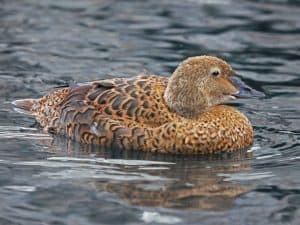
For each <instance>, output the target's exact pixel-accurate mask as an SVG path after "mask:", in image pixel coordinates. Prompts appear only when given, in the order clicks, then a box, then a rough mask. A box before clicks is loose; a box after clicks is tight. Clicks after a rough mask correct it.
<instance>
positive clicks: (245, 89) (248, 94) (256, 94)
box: [230, 76, 265, 98]
mask: <svg viewBox="0 0 300 225" xmlns="http://www.w3.org/2000/svg"><path fill="white" fill-rule="evenodd" d="M230 80H231V82H232V83H233V85H234V86H235V87H236V88H237V89H238V90H239V92H238V93H237V94H235V95H234V97H236V98H262V97H265V94H264V93H263V92H260V91H257V90H255V89H253V88H251V87H249V86H248V85H247V84H245V83H244V82H243V81H242V80H241V79H240V78H238V77H236V76H232V77H230Z"/></svg>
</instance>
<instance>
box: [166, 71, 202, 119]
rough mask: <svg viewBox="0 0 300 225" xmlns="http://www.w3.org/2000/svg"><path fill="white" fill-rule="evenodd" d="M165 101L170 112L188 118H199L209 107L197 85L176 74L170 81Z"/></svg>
mask: <svg viewBox="0 0 300 225" xmlns="http://www.w3.org/2000/svg"><path fill="white" fill-rule="evenodd" d="M164 99H165V101H166V104H167V105H168V107H169V109H170V111H172V112H176V113H177V114H179V115H180V116H183V117H186V118H194V117H197V116H199V115H200V114H201V113H203V112H204V111H205V110H206V109H207V107H208V102H207V100H206V98H205V97H204V96H203V94H202V93H201V91H199V90H198V87H197V85H195V84H191V83H190V82H189V80H187V79H184V78H183V77H182V76H174V74H173V75H172V76H171V77H170V79H169V81H168V84H167V87H166V90H165V93H164Z"/></svg>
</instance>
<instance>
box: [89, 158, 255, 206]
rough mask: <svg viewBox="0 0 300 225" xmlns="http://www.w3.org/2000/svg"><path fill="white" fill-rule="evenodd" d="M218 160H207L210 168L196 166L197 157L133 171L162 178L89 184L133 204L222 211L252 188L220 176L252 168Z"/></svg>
mask: <svg viewBox="0 0 300 225" xmlns="http://www.w3.org/2000/svg"><path fill="white" fill-rule="evenodd" d="M191 160H192V159H191ZM221 161H222V162H224V161H223V160H219V161H215V160H213V161H210V162H209V163H208V164H210V165H212V164H213V166H212V167H210V168H207V167H206V168H205V166H204V167H203V165H201V166H199V161H198V160H197V161H186V160H185V161H178V163H176V164H174V165H169V166H168V167H169V169H168V170H159V169H158V168H159V167H157V168H156V169H153V170H151V167H150V168H149V170H138V171H137V170H134V174H136V175H137V174H139V173H141V174H143V173H147V174H148V175H152V176H154V177H161V178H162V180H161V181H159V180H154V181H143V176H141V181H131V182H124V181H121V183H120V182H116V181H99V182H91V183H90V184H91V186H93V187H96V189H97V190H99V191H106V192H109V193H114V194H116V195H117V196H118V197H119V198H121V199H122V200H124V201H126V202H128V203H129V204H131V205H134V206H145V207H162V208H178V209H185V210H190V209H194V210H196V209H197V210H199V209H200V210H213V211H224V210H229V209H231V208H232V207H233V206H234V201H235V199H236V198H237V197H238V196H240V195H242V194H244V193H246V192H248V191H250V190H251V187H250V186H246V185H241V184H239V183H238V182H232V181H224V177H223V176H230V174H232V173H236V172H241V171H247V170H250V169H251V167H250V164H249V161H247V160H244V161H231V162H226V163H222V164H221V163H220V162H221ZM205 163H207V161H206V159H205ZM208 164H207V165H208ZM163 167H166V166H163ZM129 171H133V170H132V169H131V170H129ZM224 174H225V175H224Z"/></svg>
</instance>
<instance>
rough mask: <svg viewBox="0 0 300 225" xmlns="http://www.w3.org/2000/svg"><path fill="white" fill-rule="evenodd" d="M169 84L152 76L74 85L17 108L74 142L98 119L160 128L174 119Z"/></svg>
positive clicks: (129, 125) (18, 104)
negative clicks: (167, 90)
mask: <svg viewBox="0 0 300 225" xmlns="http://www.w3.org/2000/svg"><path fill="white" fill-rule="evenodd" d="M167 81H168V80H167V78H164V77H159V76H154V75H153V76H137V77H133V78H115V79H107V80H99V81H94V82H90V83H78V84H76V83H74V84H72V85H70V87H65V88H59V89H56V90H53V91H51V92H50V93H48V94H47V95H45V96H44V97H42V98H41V99H37V100H20V101H19V102H16V105H17V106H20V105H23V107H22V108H23V110H26V111H27V112H29V114H32V115H34V116H35V117H36V119H37V121H38V122H39V123H40V124H41V126H42V127H44V128H45V129H46V130H47V131H50V132H53V133H59V134H66V135H67V136H70V137H72V138H74V139H79V138H80V137H79V136H78V135H80V133H81V132H79V130H80V129H81V128H84V127H86V128H87V129H88V127H89V129H90V128H91V127H92V124H93V122H94V120H95V118H96V117H97V116H98V117H99V116H101V117H105V118H108V119H112V120H116V121H121V122H122V124H124V125H125V126H127V127H133V126H138V127H157V126H160V125H162V124H165V123H167V122H170V121H171V120H172V119H173V118H174V117H175V114H174V113H171V112H170V111H169V109H168V107H167V106H166V104H165V102H164V98H163V94H164V91H165V88H166V85H167ZM22 101H23V102H22ZM26 101H27V102H26Z"/></svg>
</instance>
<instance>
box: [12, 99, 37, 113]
mask: <svg viewBox="0 0 300 225" xmlns="http://www.w3.org/2000/svg"><path fill="white" fill-rule="evenodd" d="M38 101H39V99H33V98H27V99H19V100H15V101H13V102H12V104H13V105H14V110H16V111H17V112H19V113H23V114H26V115H33V114H34V112H35V111H34V108H35V107H34V106H35V105H36V103H37V102H38Z"/></svg>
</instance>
